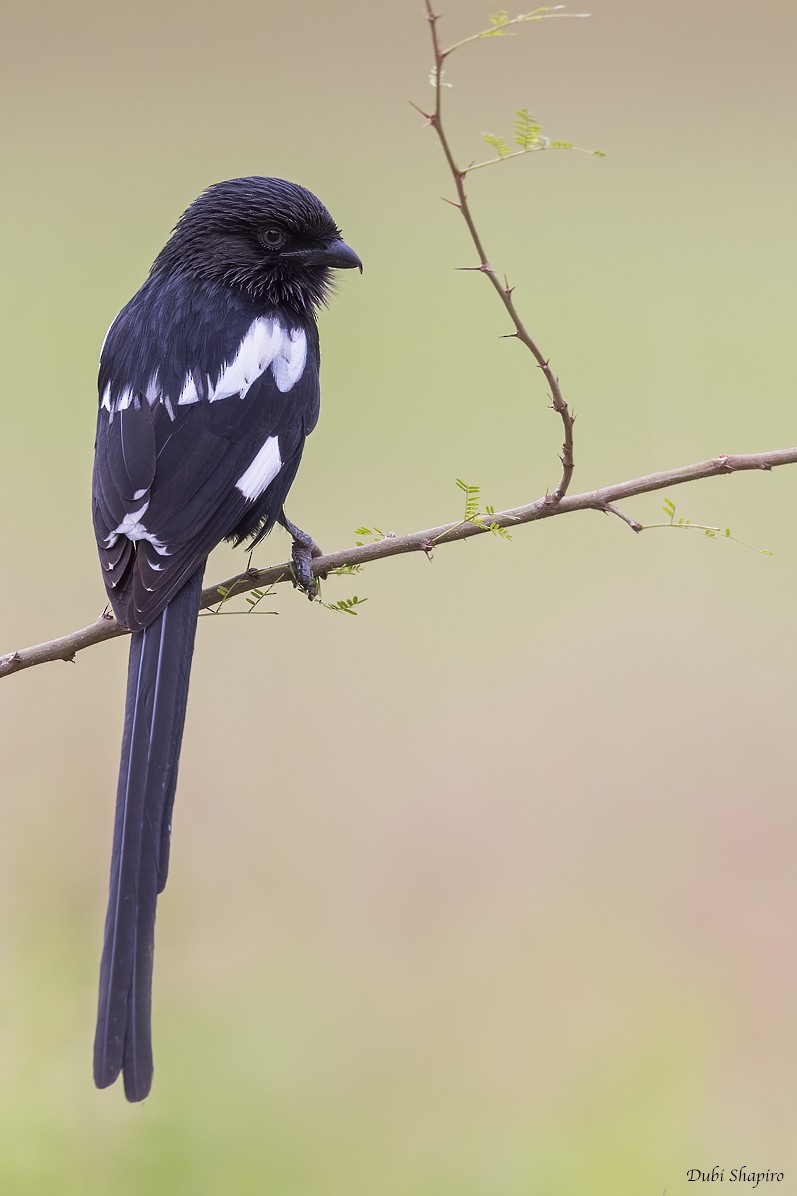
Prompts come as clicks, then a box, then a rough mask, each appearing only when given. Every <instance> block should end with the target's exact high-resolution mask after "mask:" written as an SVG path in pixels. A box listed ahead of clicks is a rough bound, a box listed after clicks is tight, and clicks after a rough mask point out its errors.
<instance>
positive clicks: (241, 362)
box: [209, 316, 287, 403]
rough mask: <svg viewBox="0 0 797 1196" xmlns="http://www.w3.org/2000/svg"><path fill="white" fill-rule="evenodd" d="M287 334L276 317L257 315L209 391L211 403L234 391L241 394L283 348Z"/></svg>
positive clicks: (241, 395) (226, 396) (226, 397)
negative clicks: (267, 317) (270, 318)
mask: <svg viewBox="0 0 797 1196" xmlns="http://www.w3.org/2000/svg"><path fill="white" fill-rule="evenodd" d="M286 336H287V333H286V332H285V331H284V329H283V327H282V325H281V324H280V322H279V320H266V319H265V318H264V317H262V316H261V317H260V318H259V319H257V320H254V321H253V322H252V324H250V326H249V331H248V332H247V334H246V336H245V337H244V339H243V340H242V341H241V343H240V345H239V346H238V350H237V352H236V354H235V357H234V358H233V359H232V361H231V362H229V363H228V364H226V365H225V366H224V369H223V370H222V371H221V374H220V376H219V380H218V382H217V383H216V385H215V386H214V387H213V389H212V391H211V392H210V395H209V398H210V401H211V403H213V402H215V401H216V400H217V399H228V398H231V397H232V396H233V395H240V397H241V398H243V397H244V395H245V394H246V392H247V391H248V390H249V387H250V386H251V385H252V383H253V382H254V381H256V380H257V379H258V378H259V377H260V375H261V374H264V373H265V372H266V370H267V369H268V367H269V366H270V365H271V363H272V361H273V360H274V358H275V357H276V355H277V354H278V353H279V352H280V350H281V348H282V342H283V340H284V339H285V337H286Z"/></svg>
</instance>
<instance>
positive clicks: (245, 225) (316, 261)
mask: <svg viewBox="0 0 797 1196" xmlns="http://www.w3.org/2000/svg"><path fill="white" fill-rule="evenodd" d="M353 266H358V267H359V268H360V269H362V264H361V262H360V259H359V258H358V257H357V255H356V253H354V251H353V250H351V249H349V247H348V246H347V245H346V244H345V243H344V242H343V241H342V240H341V235H340V230H339V228H338V227H337V225H336V224H335V221H334V220H333V219H332V217H331V215H330V214H329V212H328V211H327V209H326V208H325V207H324V205H323V204H322V203H321V201H320V199H317V198H316V196H315V195H313V194H312V192H310V191H308V190H306V188H304V187H300V186H298V184H296V183H289V182H287V181H286V180H285V179H267V178H259V177H257V176H253V177H250V178H241V179H227V180H226V181H225V182H222V183H214V184H213V186H211V187H208V188H207V190H206V191H203V192H202V194H201V195H200V196H199V197H198V198H197V199H195V200H194V202H193V203H192V204H191V206H190V207H189V208H187V209H186V211H185V212H184V213H183V215H182V216H181V217H180V219H179V221H178V222H177V226H176V228H175V229H174V232H173V234H172V236H171V238H170V240H169V241H168V243H167V244H166V246H165V247H164V249H163V250H162V251H161V253H160V254H159V255H158V257H157V259H156V261H155V264H154V266H153V267H152V272H153V275H157V274H161V275H162V274H164V273H166V274H172V273H175V272H187V273H190V274H194V275H196V276H199V277H202V278H208V279H211V280H214V281H217V282H221V283H224V284H225V285H227V286H230V287H233V288H235V289H239V290H244V291H246V292H247V293H248V294H249V295H251V297H252V298H253V299H256V300H264V301H266V302H268V303H273V304H274V305H275V306H287V307H291V308H294V309H295V310H298V311H302V312H305V313H307V314H311V313H312V312H313V311H314V310H315V308H317V307H318V306H320V305H321V304H323V303H324V301H325V299H326V297H327V294H328V292H329V289H330V283H331V271H332V270H333V269H335V268H338V269H346V268H349V267H353Z"/></svg>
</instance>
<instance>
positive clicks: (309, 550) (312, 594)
mask: <svg viewBox="0 0 797 1196" xmlns="http://www.w3.org/2000/svg"><path fill="white" fill-rule="evenodd" d="M280 523H281V524H282V526H283V527H284V528H285V530H286V532H287V533H288V535H289V536H290V537H291V539H292V540H293V544H292V546H291V561H292V563H293V576H294V583H293V584H294V585H295V586H297V587H298V588H299V589H300V590H304V592H305V594H306V595H307V597H308V598H309V599H310V601H311V602H312V601H313V600H314V599H315V598H317V597H318V581H317V580H316V578H315V577H313V560H314V558H315V557H319V556H323V555H324V554H323V552H322V550H321V549H320V548H319V546H318V545H317V544H316V542H315V540H314V539H313V537H312V536H310V535H308V534H307V532H303V531H302V529H301V528H300V527H297V526H296V524H295V523H291V521H290V519H288V517H287V516H286V515H285V513H284V512H283V514H282V518H281V519H280Z"/></svg>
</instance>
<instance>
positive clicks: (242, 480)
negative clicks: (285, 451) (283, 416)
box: [235, 436, 282, 499]
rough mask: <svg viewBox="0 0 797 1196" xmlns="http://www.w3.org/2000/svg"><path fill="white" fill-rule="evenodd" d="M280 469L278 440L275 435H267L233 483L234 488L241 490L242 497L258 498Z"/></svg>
mask: <svg viewBox="0 0 797 1196" xmlns="http://www.w3.org/2000/svg"><path fill="white" fill-rule="evenodd" d="M281 469H282V458H281V457H280V449H279V440H278V439H277V437H276V436H269V438H268V440H267V441H266V443H265V444H264V445H263V447H262V449H261V450H260V452H259V453H258V454H257V456H256V457H255V459H254V461H253V462H252V464H251V465H250V466H249V468H248V469H247V470H246V471H245V472H244V473H242V474H241V476H240V477H239V479H238V481H237V482H236V483H235V488H236V489H237V490H240V491H241V494H243V496H244V498H250V499H252V498H259V497H260V495H261V494H262V493H263V491H264V490H265V489H266V486H268V485H269V484H270V483H271V482H273V481H274V478H275V477H276V476H277V474H278V473H279V471H280V470H281Z"/></svg>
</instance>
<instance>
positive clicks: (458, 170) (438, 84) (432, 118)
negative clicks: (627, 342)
mask: <svg viewBox="0 0 797 1196" xmlns="http://www.w3.org/2000/svg"><path fill="white" fill-rule="evenodd" d="M426 15H427V18H428V21H429V29H430V30H431V34H432V48H433V50H434V67H433V70H432V82H433V85H434V111H433V112H423V111H422V110H421V109H417V110H418V111H420V112H421V115H422V116H424V117H425V118H426V120H427V122H428V124H430V125H431V126H432V128H433V129H434V131H435V133H436V134H437V137H438V140H439V142H440V146H441V148H442V150H443V154H444V155H445V159H446V162H447V163H448V169H449V170H450V172H451V177H452V178H453V180H454V186H455V187H456V190H457V201H458V202H457V203H455V204H454V207H457V208H459V210H460V212H461V213H462V218H463V220H464V221H465V223H466V225H467V226H468V232H469V233H470V237H471V240H472V241H473V244H474V247H475V249H476V253H477V254H478V257H479V265H478V266H473V267H470V269H474V270H478V271H479V272H480V273H482V274H485V275H486V276H487V278H488V279H489V280H490V282H491V283H492V285H493V288H494V289H495V291H496V294H497V295H498V297H499V299H500V300H501V302H502V304H503V305H504V308H505V309H506V311H507V314H508V315H509V318H510V320H511V321H512V323H513V325H514V327H515V331H514V332H512V333H510V334H509V335H510V336H512V337H514V338H515V339H516V340H519V341H520V342H521V344H523V345H525V346H526V348H527V349H528V350H529V352H530V353H531V354H532V356H533V357H534V360H535V361H536V362H537V365H538V366H539V367H540V369H541V370H542V372H543V374H544V375H545V380H546V382H547V383H548V387H549V389H550V392H551V406H552V407H553V409H554V411H555V412H556V413H557V415H558V416H559V418H560V419H561V421H562V428H563V430H564V441H563V444H562V455H561V462H562V476H561V477H560V479H559V483H558V485H557V486H556V488H555V489H554V490H552V491H551V493H550V494H549V495H548V496H547V501H548V502H549V503H550V504H551V505H556V503H558V502H561V500H562V499H563V498H564V496H565V495H566V494H567V490H568V487H569V485H570V481H571V479H572V477H573V470H574V468H575V462H574V459H573V424H574V423H575V416H574V415H573V413H572V411H571V410H570V408H569V407H568V405H567V403H566V402H565V398H564V395H563V394H562V390H561V387H560V385H559V379H558V378H557V376H556V374H555V373H554V372H553V370H552V369H551V366H550V363H549V361H548V358H547V357H546V356H545V355H544V353H543V352H542V350H541V349H540V348H539V347H538V346H537V344H536V342H535V341H534V340H533V339H532V337H531V335H530V333H529V331H528V329H527V328H526V326H525V324H524V323H523V321H522V319H521V317H520V314H519V312H518V310H517V307H516V306H515V301H514V298H513V288H512V287H511V286H509V284H508V282H507V281H506V279H504V281H503V282H502V281H501V279H500V278H499V277H498V275H497V273H496V272H495V270H494V269H493V267H492V266H491V265H490V261H489V258H488V257H487V252H486V250H485V248H484V243H483V241H482V238H481V234H480V233H479V231H478V229H477V228H476V224H475V221H474V219H473V213H472V212H471V208H470V203H469V201H468V196H467V194H466V191H465V176H466V175H467V173H468V170H467V168H465V169H463V168H462V167H460V166H458V165H457V162H456V160H455V158H454V154H453V151H452V149H451V144H450V142H449V140H448V134H447V133H446V130H445V126H444V124H443V65H444V63H445V61H446V59H447V58H448V56H449V55H450V54H452V53H453V51H454V50H456V49H458V48H459V46H460V45H464V44H465V42H459V43H457V44H456V45H453V46H449V48H448V49H444V48H443V46H442V45H441V43H440V36H439V33H438V29H437V22H438V21H439V19H440V18H439V16H438V15H436V14H435V12H434V10H433V8H432V3H431V0H426ZM413 107H415V108H417V105H413Z"/></svg>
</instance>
